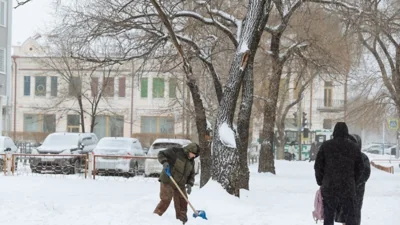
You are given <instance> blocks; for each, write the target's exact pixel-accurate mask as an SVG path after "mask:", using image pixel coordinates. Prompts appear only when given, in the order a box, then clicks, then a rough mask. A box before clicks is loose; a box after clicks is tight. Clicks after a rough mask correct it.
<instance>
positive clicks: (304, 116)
mask: <svg viewBox="0 0 400 225" xmlns="http://www.w3.org/2000/svg"><path fill="white" fill-rule="evenodd" d="M306 116H307V113H305V112H303V123H302V126H303V128H305V127H307V126H308V120H307V117H306Z"/></svg>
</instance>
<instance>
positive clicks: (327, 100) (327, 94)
mask: <svg viewBox="0 0 400 225" xmlns="http://www.w3.org/2000/svg"><path fill="white" fill-rule="evenodd" d="M332 89H333V85H332V82H331V81H325V85H324V106H325V107H332Z"/></svg>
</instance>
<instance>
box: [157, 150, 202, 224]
mask: <svg viewBox="0 0 400 225" xmlns="http://www.w3.org/2000/svg"><path fill="white" fill-rule="evenodd" d="M199 153H200V147H199V146H198V145H197V144H196V143H190V144H188V145H187V146H185V147H183V148H181V147H172V148H168V149H166V150H163V151H160V152H159V153H158V161H159V162H160V163H161V164H162V165H163V171H162V172H161V174H160V178H159V181H160V186H161V188H160V199H161V200H160V202H159V203H158V205H157V207H156V209H155V210H154V213H155V214H157V215H159V216H162V215H163V214H164V213H165V211H166V210H167V209H168V207H169V204H170V203H171V200H172V198H173V199H174V206H175V213H176V218H177V219H178V220H180V221H182V222H183V224H185V223H186V222H187V220H188V218H187V204H188V203H189V204H190V202H189V201H188V199H187V194H189V195H190V193H191V191H192V187H193V185H194V179H195V178H194V177H195V170H194V159H195V158H196V157H198V156H199ZM185 186H186V188H185ZM190 206H191V208H192V209H193V211H194V215H193V216H194V217H197V216H199V217H202V218H203V219H207V218H206V215H205V212H204V211H202V210H199V211H196V210H195V209H194V208H193V206H192V205H191V204H190Z"/></svg>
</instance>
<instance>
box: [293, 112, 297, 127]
mask: <svg viewBox="0 0 400 225" xmlns="http://www.w3.org/2000/svg"><path fill="white" fill-rule="evenodd" d="M293 118H294V119H293V124H294V125H295V126H296V127H297V112H294V113H293Z"/></svg>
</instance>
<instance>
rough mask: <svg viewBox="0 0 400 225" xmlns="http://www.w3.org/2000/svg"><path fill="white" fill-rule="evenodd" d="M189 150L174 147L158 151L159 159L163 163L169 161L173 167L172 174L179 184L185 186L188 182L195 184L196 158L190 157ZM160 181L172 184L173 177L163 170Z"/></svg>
mask: <svg viewBox="0 0 400 225" xmlns="http://www.w3.org/2000/svg"><path fill="white" fill-rule="evenodd" d="M188 154H189V151H185V150H184V148H181V147H172V148H168V149H166V150H164V151H160V152H159V153H158V161H159V162H160V163H161V164H163V163H164V162H168V164H169V165H170V167H171V175H172V177H173V178H174V180H175V181H176V183H177V184H178V185H179V187H181V188H183V187H185V185H186V184H188V185H191V186H193V185H194V177H195V170H194V159H189V155H188ZM159 181H160V182H163V183H167V184H170V183H171V184H172V182H171V179H170V178H169V177H168V175H167V174H166V173H165V171H164V170H163V171H162V172H161V174H160V178H159Z"/></svg>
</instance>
